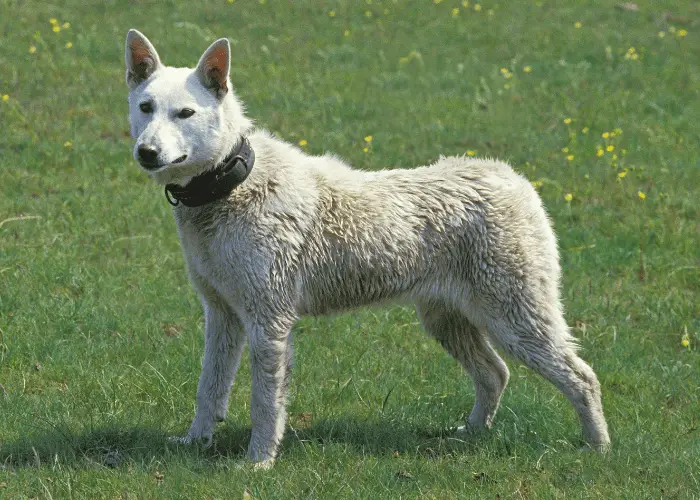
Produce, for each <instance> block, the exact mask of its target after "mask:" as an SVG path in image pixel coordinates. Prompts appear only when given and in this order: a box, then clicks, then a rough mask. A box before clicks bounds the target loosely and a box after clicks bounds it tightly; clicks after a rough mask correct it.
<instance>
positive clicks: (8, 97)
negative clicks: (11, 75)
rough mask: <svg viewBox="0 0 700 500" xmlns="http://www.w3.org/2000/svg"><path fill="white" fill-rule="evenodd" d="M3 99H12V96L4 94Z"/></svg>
mask: <svg viewBox="0 0 700 500" xmlns="http://www.w3.org/2000/svg"><path fill="white" fill-rule="evenodd" d="M2 100H3V101H9V100H10V96H9V95H7V94H3V95H2Z"/></svg>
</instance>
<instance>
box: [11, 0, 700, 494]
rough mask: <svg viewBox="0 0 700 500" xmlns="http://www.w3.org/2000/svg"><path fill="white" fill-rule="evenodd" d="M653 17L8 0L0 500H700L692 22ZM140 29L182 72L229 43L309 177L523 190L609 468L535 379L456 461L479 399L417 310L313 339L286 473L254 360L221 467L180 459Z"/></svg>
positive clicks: (163, 231) (554, 6) (698, 115)
mask: <svg viewBox="0 0 700 500" xmlns="http://www.w3.org/2000/svg"><path fill="white" fill-rule="evenodd" d="M636 3H637V5H638V11H636V12H635V11H632V10H628V9H620V8H618V7H617V4H618V2H617V1H613V0H599V1H586V2H577V1H574V0H569V1H567V2H565V1H554V0H540V1H531V0H528V1H518V2H506V1H499V2H489V1H484V2H483V3H480V4H476V3H474V2H469V3H468V4H467V2H458V1H455V0H443V1H438V0H434V1H433V0H420V1H419V0H413V1H408V0H394V1H389V0H362V1H360V0H358V1H354V2H350V1H344V0H338V1H324V0H318V1H313V0H294V1H293V2H292V1H284V0H267V1H265V0H255V1H253V0H248V1H244V0H235V1H227V0H216V1H214V0H207V1H202V2H184V1H174V0H168V1H164V0H159V1H156V0H144V1H139V2H136V1H133V2H125V1H117V0H83V1H77V0H64V1H61V2H53V3H49V2H26V1H19V0H0V12H1V13H2V14H1V15H0V96H2V100H0V127H2V134H0V384H2V387H0V393H1V394H0V497H6V498H15V497H42V498H43V497H47V498H50V497H53V498H60V497H78V498H80V497H110V498H114V497H118V496H121V497H122V498H125V497H126V496H130V497H133V496H146V497H154V496H173V497H182V496H187V497H195V498H201V497H212V496H213V497H222V498H223V497H225V498H241V497H243V496H244V492H245V491H248V492H249V494H250V495H251V496H252V497H253V498H278V497H318V498H328V497H336V498H346V497H354V498H357V497H366V498H383V497H384V498H397V497H407V498H418V497H420V498H431V497H433V498H452V497H461V498H470V497H484V498H499V496H500V498H511V497H514V498H521V497H524V498H543V497H607V498H690V497H696V498H697V497H699V496H700V472H699V471H700V402H699V396H700V357H699V353H700V306H699V304H700V294H699V293H698V292H699V290H700V242H699V240H700V222H699V221H700V202H699V201H698V199H699V198H700V162H698V144H699V143H700V3H698V2H697V1H690V0H675V1H671V0H660V1H652V0H638V1H637V2H636ZM463 4H467V5H466V6H465V5H463ZM52 20H53V22H52ZM129 28H137V29H139V30H141V31H142V32H144V33H145V34H146V35H147V36H148V37H149V38H150V39H151V40H152V41H153V42H154V43H155V45H156V47H157V48H158V50H159V53H160V55H161V57H162V58H163V60H164V62H165V63H166V64H169V65H181V66H183V65H188V66H191V65H194V64H195V63H196V61H197V59H198V58H199V56H200V55H201V53H202V52H203V51H204V49H205V48H206V47H207V46H208V45H209V43H210V42H212V41H213V40H214V39H216V38H218V37H222V36H228V37H229V38H230V40H231V42H232V49H233V54H234V61H233V64H232V76H231V78H232V82H233V86H234V88H235V89H236V91H237V92H238V94H239V95H240V96H241V98H242V99H243V101H244V102H246V103H247V106H248V112H249V114H250V115H251V116H252V117H254V118H255V119H256V120H257V123H258V124H259V125H260V126H264V127H266V128H268V129H270V130H272V131H274V132H275V133H276V134H278V135H279V136H280V137H282V138H284V139H287V140H289V141H291V142H293V143H299V142H300V141H305V142H304V146H303V147H304V149H306V150H308V151H310V152H312V153H319V154H320V153H323V152H325V151H333V152H335V153H336V154H338V155H340V156H342V157H343V158H345V159H347V160H348V161H350V162H351V163H352V164H354V165H357V166H359V167H362V168H366V169H378V168H386V167H395V166H404V167H410V166H415V165H421V164H426V163H429V162H432V161H434V160H436V159H437V158H438V156H439V155H441V154H444V155H457V154H465V153H467V152H469V153H468V154H476V155H483V156H491V157H499V158H503V159H506V160H508V161H510V162H511V163H512V165H513V166H514V167H515V168H516V169H518V170H519V171H521V172H522V173H524V174H525V175H526V176H528V178H529V179H530V180H531V181H532V182H533V183H534V184H535V185H536V186H537V187H538V190H539V191H540V193H541V195H542V197H543V199H544V202H545V205H546V206H547V209H548V211H549V213H550V214H551V216H552V219H553V220H554V223H555V226H556V230H557V233H558V236H559V241H560V247H561V256H562V263H563V269H564V283H563V294H564V300H565V305H566V309H567V319H568V321H569V323H570V324H571V325H572V327H573V331H574V333H575V335H576V336H577V337H578V338H579V339H580V341H581V344H582V346H583V350H582V355H583V357H584V358H585V359H586V360H587V361H589V362H590V363H591V365H592V366H593V368H594V369H595V371H596V372H597V374H598V376H599V378H600V381H601V383H602V387H603V398H604V405H605V410H606V415H607V418H608V422H609V425H610V430H611V435H612V439H613V451H612V452H611V453H610V454H609V455H607V456H599V455H595V454H587V453H580V452H579V451H578V448H579V446H580V444H581V443H580V438H579V425H578V422H577V420H576V417H575V415H574V412H573V409H572V408H571V406H570V405H569V403H568V402H567V401H566V400H565V398H564V397H563V396H562V395H561V394H560V393H559V392H558V391H556V390H555V389H554V388H553V387H552V386H550V385H549V384H548V383H546V382H545V381H544V380H542V379H541V378H540V377H539V376H537V375H535V374H534V373H533V372H531V371H529V370H527V369H526V368H524V367H523V366H521V365H519V364H518V363H514V362H509V367H510V370H511V374H512V378H511V383H510V386H509V389H508V390H507V391H506V393H505V395H504V399H503V403H502V406H501V410H500V412H499V415H498V417H497V420H496V424H495V426H494V429H493V430H492V431H491V432H490V433H486V434H484V435H481V436H478V437H475V438H473V439H470V440H466V441H460V440H456V439H454V438H453V437H452V435H451V434H450V433H448V432H447V429H448V428H449V427H451V426H453V425H455V424H457V423H459V421H460V420H461V419H463V418H464V416H465V415H466V414H468V412H469V410H470V409H471V405H472V403H473V400H474V394H473V389H472V386H471V382H470V380H469V378H468V377H466V376H465V374H464V373H462V371H461V369H460V367H459V366H458V365H457V363H456V362H454V361H453V360H452V359H451V358H450V357H449V356H448V355H447V354H446V353H445V352H443V351H442V350H441V348H440V347H439V346H438V345H437V344H436V343H435V342H434V341H433V340H431V339H430V338H428V337H427V336H425V335H424V334H423V333H422V332H421V330H420V327H419V325H418V321H417V319H416V316H415V313H414V311H413V310H412V309H411V308H408V307H406V308H403V307H391V308H384V309H370V310H361V311H355V312H351V313H348V314H346V315H341V316H336V317H328V318H316V319H311V318H310V319H304V320H303V321H301V322H300V323H299V324H298V326H297V327H296V329H295V332H294V333H295V339H296V346H297V356H296V366H295V369H294V377H293V382H292V399H291V403H290V406H289V412H290V419H289V426H288V431H287V434H286V438H285V441H284V443H283V446H282V452H281V456H280V459H279V461H278V463H277V465H276V466H275V468H274V469H273V470H271V471H266V472H254V471H253V470H252V469H251V468H250V467H249V466H248V465H246V462H245V460H244V451H245V447H246V446H247V440H248V436H249V434H250V419H249V415H248V413H249V398H250V372H249V370H248V366H247V363H244V366H243V367H242V369H241V371H240V372H239V376H238V379H237V382H236V385H235V387H234V392H233V395H232V397H231V409H230V412H229V418H228V420H227V421H226V422H225V423H223V424H221V425H220V426H219V428H218V431H217V434H216V435H215V440H214V445H213V446H212V447H211V448H210V449H206V450H204V449H199V448H197V447H192V448H189V447H181V446H176V445H171V444H168V443H167V441H166V438H167V436H169V435H174V434H182V433H184V432H185V431H186V430H187V428H188V426H189V423H190V421H191V418H192V416H193V415H194V397H195V390H196V384H197V378H198V375H199V368H200V358H201V353H202V346H203V339H202V312H201V309H200V305H199V301H198V299H197V296H196V294H195V292H194V291H193V289H192V287H191V286H190V284H189V283H188V280H187V277H186V273H185V269H184V263H183V258H182V254H181V250H180V248H179V244H178V241H177V235H176V232H175V226H174V222H173V219H172V216H171V214H170V206H169V205H168V204H167V203H166V201H165V199H164V197H163V195H162V190H161V189H160V188H159V187H158V186H156V185H155V184H154V183H152V182H151V181H150V180H149V179H148V178H147V176H146V175H145V174H144V173H143V172H142V171H141V170H140V169H139V168H138V167H137V165H136V164H135V162H134V161H133V159H132V157H131V149H132V146H133V143H132V140H131V139H130V137H129V135H128V119H127V103H126V95H127V88H126V85H125V82H124V67H123V45H124V38H125V35H126V32H127V30H128V29H129ZM368 136H372V137H371V138H369V137H368ZM368 139H369V140H368ZM365 150H366V151H365Z"/></svg>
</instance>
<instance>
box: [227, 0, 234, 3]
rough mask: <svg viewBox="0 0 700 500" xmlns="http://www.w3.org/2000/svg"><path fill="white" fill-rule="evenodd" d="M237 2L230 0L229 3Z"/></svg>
mask: <svg viewBox="0 0 700 500" xmlns="http://www.w3.org/2000/svg"><path fill="white" fill-rule="evenodd" d="M235 1H236V0H228V3H233V2H235Z"/></svg>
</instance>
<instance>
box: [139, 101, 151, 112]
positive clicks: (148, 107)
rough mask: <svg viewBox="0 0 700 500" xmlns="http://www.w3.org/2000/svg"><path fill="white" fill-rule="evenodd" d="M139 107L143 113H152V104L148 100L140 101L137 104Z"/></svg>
mask: <svg viewBox="0 0 700 500" xmlns="http://www.w3.org/2000/svg"><path fill="white" fill-rule="evenodd" d="M139 109H140V110H141V111H143V112H144V113H153V104H151V103H150V102H142V103H141V104H139Z"/></svg>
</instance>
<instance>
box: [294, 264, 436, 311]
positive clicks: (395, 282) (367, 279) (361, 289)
mask: <svg viewBox="0 0 700 500" xmlns="http://www.w3.org/2000/svg"><path fill="white" fill-rule="evenodd" d="M398 260H399V261H401V259H398ZM404 262H405V264H404V265H401V266H396V265H394V266H386V265H381V263H380V262H375V261H372V260H371V259H365V260H361V259H359V258H354V259H348V260H347V261H346V262H343V263H342V264H339V263H338V262H337V261H336V262H333V263H327V262H323V263H319V264H316V265H314V266H313V267H312V268H311V269H309V270H308V272H307V273H305V275H306V276H305V279H304V280H303V281H302V283H301V290H300V291H301V293H300V304H299V312H300V313H301V314H304V315H307V314H308V315H321V314H328V313H333V312H339V311H342V310H345V309H352V308H357V307H362V306H368V305H373V304H378V303H386V302H396V301H399V302H403V301H407V300H410V297H411V295H412V294H413V292H414V290H415V289H416V288H418V287H419V284H420V282H421V280H422V278H423V277H424V276H425V274H426V273H425V271H424V270H423V269H421V267H423V266H422V265H421V264H420V263H418V262H415V261H414V262H410V263H409V262H406V261H404ZM384 264H386V263H384Z"/></svg>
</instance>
